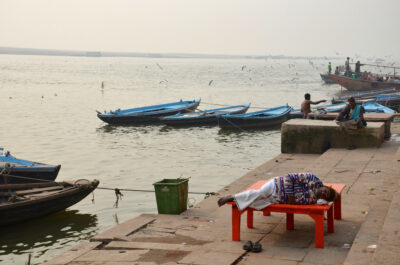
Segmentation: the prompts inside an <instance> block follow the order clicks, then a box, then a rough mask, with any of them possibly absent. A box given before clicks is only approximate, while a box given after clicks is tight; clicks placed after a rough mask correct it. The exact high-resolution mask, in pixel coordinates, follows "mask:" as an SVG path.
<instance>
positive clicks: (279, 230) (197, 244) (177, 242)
mask: <svg viewBox="0 0 400 265" xmlns="http://www.w3.org/2000/svg"><path fill="white" fill-rule="evenodd" d="M392 131H393V133H395V134H398V133H400V126H397V128H396V126H395V128H393V126H392ZM399 147H400V143H399V142H395V141H386V142H384V143H383V144H382V145H381V147H380V148H357V149H354V150H347V149H336V148H331V149H329V150H328V151H326V152H325V153H323V154H322V155H317V154H280V155H278V156H276V157H275V158H274V159H271V160H269V161H267V162H266V163H264V164H263V165H260V166H259V167H257V168H256V169H254V170H252V171H250V172H248V173H247V174H246V175H244V176H242V177H241V178H239V179H237V180H235V181H234V182H233V183H231V184H229V185H228V186H226V187H224V188H223V189H221V190H220V191H218V196H212V197H209V198H207V199H205V200H203V201H201V202H200V203H198V204H197V205H195V206H194V207H193V208H190V209H188V210H187V211H186V212H184V213H182V214H181V215H157V214H143V215H141V216H139V217H137V218H134V219H131V220H128V221H126V222H124V223H122V224H120V225H118V226H115V227H113V228H111V229H109V230H107V231H105V232H103V233H100V234H99V235H97V236H95V237H93V238H92V240H91V241H90V242H85V243H82V244H80V245H78V246H76V247H74V248H72V249H71V250H69V251H67V252H65V253H63V254H61V255H60V256H57V257H55V258H53V259H52V260H50V261H48V262H47V263H44V264H45V265H99V264H106V265H127V264H137V265H155V264H166V265H172V264H193V265H197V264H199V265H200V264H218V265H219V264H235V265H258V264H260V265H261V264H262V265H264V264H274V265H279V264H287V265H310V264H314V265H317V264H346V265H353V264H362V265H378V264H385V265H395V264H396V265H398V264H399V260H400V243H399V242H400V237H399V236H400V232H399V231H400V219H399V216H400V213H399V209H400V193H399V190H400V177H399V176H400V150H399ZM305 171H309V172H313V173H315V174H316V175H317V176H318V177H320V178H321V179H322V180H323V181H325V182H340V183H345V184H346V185H347V186H346V189H345V190H344V192H343V193H342V218H343V219H342V220H339V221H335V233H332V234H331V233H326V232H325V248H324V249H316V248H314V224H313V221H312V220H311V218H309V217H307V216H301V215H299V216H297V215H295V230H290V231H288V230H286V227H285V226H286V224H285V215H284V214H279V213H276V214H275V213H273V214H272V215H271V216H263V215H262V214H261V213H258V212H257V213H256V214H255V216H254V217H255V222H254V224H255V227H254V228H253V229H249V228H247V227H246V226H245V225H243V226H242V227H241V239H242V240H241V241H239V242H234V241H232V240H231V236H232V235H231V208H230V206H223V207H218V206H217V200H218V198H219V197H221V196H224V195H227V194H233V193H236V192H239V191H241V190H243V189H245V188H246V187H248V186H249V185H251V184H252V183H254V182H255V181H257V180H260V179H268V178H270V177H274V176H279V175H283V174H287V173H289V172H305ZM189 185H190V183H189ZM154 203H155V202H154ZM245 220H246V216H242V222H243V223H245ZM248 240H252V241H253V242H260V243H261V244H262V246H263V250H262V251H261V252H260V253H252V252H246V251H244V250H243V249H242V246H243V244H244V243H245V242H246V241H248Z"/></svg>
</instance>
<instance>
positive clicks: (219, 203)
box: [218, 195, 233, 207]
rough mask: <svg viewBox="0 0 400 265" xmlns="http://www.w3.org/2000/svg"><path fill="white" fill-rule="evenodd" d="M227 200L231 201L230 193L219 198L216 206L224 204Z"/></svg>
mask: <svg viewBox="0 0 400 265" xmlns="http://www.w3.org/2000/svg"><path fill="white" fill-rule="evenodd" d="M227 202H233V197H232V195H228V196H225V197H222V198H221V199H219V200H218V206H219V207H221V206H222V205H224V204H225V203H227Z"/></svg>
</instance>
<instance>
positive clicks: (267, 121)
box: [218, 105, 292, 129]
mask: <svg viewBox="0 0 400 265" xmlns="http://www.w3.org/2000/svg"><path fill="white" fill-rule="evenodd" d="M291 109H292V108H291V107H289V106H288V105H285V106H280V107H276V108H269V109H264V110H260V111H256V112H249V113H244V114H234V115H220V116H218V125H219V127H220V128H223V129H244V128H263V129H267V128H273V127H276V126H279V125H280V124H281V123H282V122H285V121H286V120H287V119H288V117H289V113H290V110H291Z"/></svg>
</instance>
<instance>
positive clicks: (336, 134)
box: [281, 119, 385, 154]
mask: <svg viewBox="0 0 400 265" xmlns="http://www.w3.org/2000/svg"><path fill="white" fill-rule="evenodd" d="M384 136H385V126H384V123H383V122H369V123H368V126H367V127H366V128H362V129H355V130H349V129H344V128H342V127H340V126H339V125H337V124H336V123H335V122H334V121H325V120H310V119H292V120H289V121H287V122H284V123H283V124H282V130H281V137H282V141H281V151H282V153H305V154H307V153H313V154H322V153H323V152H325V151H326V150H328V149H329V148H347V147H349V146H354V147H357V148H360V147H379V146H381V144H382V142H383V140H384Z"/></svg>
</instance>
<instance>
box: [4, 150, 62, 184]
mask: <svg viewBox="0 0 400 265" xmlns="http://www.w3.org/2000/svg"><path fill="white" fill-rule="evenodd" d="M3 150H4V149H3V148H0V174H1V175H0V184H4V183H8V184H13V183H34V182H40V181H51V180H55V179H56V177H57V175H58V172H59V171H60V168H61V165H48V164H44V163H39V162H33V161H29V160H24V159H19V158H16V157H14V156H13V155H11V153H10V152H9V151H6V152H3Z"/></svg>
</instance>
